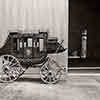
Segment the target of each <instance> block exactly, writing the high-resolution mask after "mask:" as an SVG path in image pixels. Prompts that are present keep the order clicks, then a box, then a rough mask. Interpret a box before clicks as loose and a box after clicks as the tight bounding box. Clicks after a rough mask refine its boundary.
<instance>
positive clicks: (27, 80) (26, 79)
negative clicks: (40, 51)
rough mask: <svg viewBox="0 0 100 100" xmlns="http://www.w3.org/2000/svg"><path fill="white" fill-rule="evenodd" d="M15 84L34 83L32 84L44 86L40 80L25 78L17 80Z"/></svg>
mask: <svg viewBox="0 0 100 100" xmlns="http://www.w3.org/2000/svg"><path fill="white" fill-rule="evenodd" d="M16 82H34V83H40V84H44V83H43V81H42V80H41V79H40V78H27V77H21V78H19V79H17V80H16Z"/></svg>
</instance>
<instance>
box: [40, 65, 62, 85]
mask: <svg viewBox="0 0 100 100" xmlns="http://www.w3.org/2000/svg"><path fill="white" fill-rule="evenodd" d="M40 76H41V79H42V81H43V82H45V83H48V84H53V83H56V82H58V81H59V79H60V77H61V72H60V70H56V71H55V70H53V69H52V68H51V67H50V65H49V63H48V64H45V65H43V66H42V67H41V70H40Z"/></svg>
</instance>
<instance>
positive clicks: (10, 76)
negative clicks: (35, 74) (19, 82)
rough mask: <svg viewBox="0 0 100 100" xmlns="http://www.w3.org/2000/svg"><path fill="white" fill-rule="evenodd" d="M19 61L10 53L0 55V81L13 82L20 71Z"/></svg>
mask: <svg viewBox="0 0 100 100" xmlns="http://www.w3.org/2000/svg"><path fill="white" fill-rule="evenodd" d="M22 72H23V71H22V66H21V65H20V62H19V61H18V60H17V58H15V57H14V56H12V55H2V56H1V57H0V81H1V82H13V81H14V80H16V79H17V78H18V77H19V76H20V74H21V73H22Z"/></svg>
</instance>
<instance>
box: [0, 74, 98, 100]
mask: <svg viewBox="0 0 100 100" xmlns="http://www.w3.org/2000/svg"><path fill="white" fill-rule="evenodd" d="M0 100H100V76H92V75H81V76H80V75H70V74H69V75H68V76H67V77H66V80H61V81H60V82H59V83H57V84H53V85H48V84H44V83H42V81H41V80H40V79H33V78H32V77H31V78H30V76H28V77H26V76H24V77H22V78H20V79H19V80H17V81H15V82H14V83H10V84H4V83H0Z"/></svg>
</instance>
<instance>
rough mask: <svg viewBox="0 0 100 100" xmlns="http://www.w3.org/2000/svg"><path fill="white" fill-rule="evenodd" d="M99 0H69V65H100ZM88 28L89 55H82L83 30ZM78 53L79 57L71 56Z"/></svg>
mask: <svg viewBox="0 0 100 100" xmlns="http://www.w3.org/2000/svg"><path fill="white" fill-rule="evenodd" d="M99 27H100V3H99V0H98V1H97V0H69V53H68V55H69V61H68V62H69V63H68V66H69V67H80V68H81V67H93V68H94V67H95V68H96V67H100V28H99ZM84 29H87V33H88V35H87V37H88V39H87V57H86V58H85V59H82V58H78V57H80V56H81V32H82V31H83V30H84ZM73 52H74V53H76V55H77V56H78V57H76V58H70V56H71V55H73Z"/></svg>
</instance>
